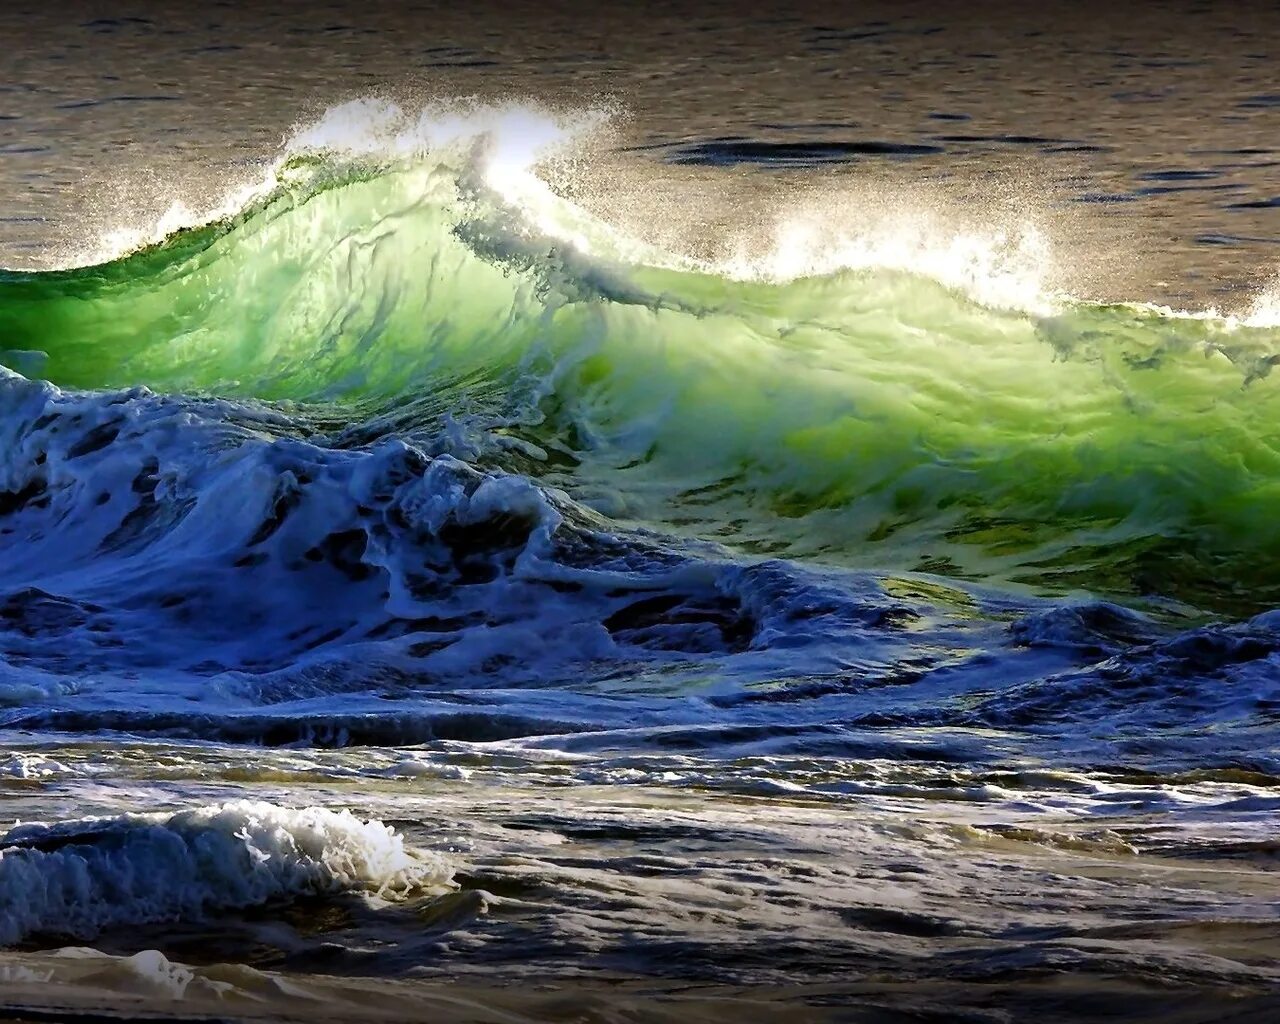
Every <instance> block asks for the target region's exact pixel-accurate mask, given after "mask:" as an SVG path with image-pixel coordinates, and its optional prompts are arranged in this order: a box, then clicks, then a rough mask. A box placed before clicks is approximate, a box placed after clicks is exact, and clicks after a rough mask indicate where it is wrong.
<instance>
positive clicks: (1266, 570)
mask: <svg viewBox="0 0 1280 1024" xmlns="http://www.w3.org/2000/svg"><path fill="white" fill-rule="evenodd" d="M548 201H549V200H548ZM545 212H546V211H543V210H536V209H531V208H530V207H529V205H528V197H527V195H526V196H522V195H521V194H519V193H515V194H513V193H509V192H504V191H503V190H502V189H499V188H496V187H494V186H492V184H491V183H489V182H487V181H486V180H485V179H484V177H483V175H481V174H480V173H478V172H477V171H476V168H475V166H474V165H473V164H471V163H468V161H467V160H466V159H464V158H462V157H452V158H445V157H439V158H432V159H425V158H423V159H417V160H414V161H401V162H395V163H390V162H382V163H376V164H374V163H365V164H360V165H350V164H348V165H342V166H339V165H338V164H336V163H332V162H330V161H327V160H325V159H322V158H318V157H312V158H306V159H295V160H294V161H292V162H291V163H289V164H287V165H285V166H284V167H283V168H282V169H281V171H280V172H279V182H278V184H277V186H276V187H275V188H274V189H272V190H271V191H270V192H269V193H267V194H266V195H264V196H262V197H261V198H259V199H258V200H256V201H255V202H253V203H252V204H251V205H250V206H248V207H246V208H245V209H244V210H242V211H241V212H239V213H238V214H237V215H235V216H234V217H231V218H229V219H226V220H222V221H219V222H216V223H213V224H209V225H206V226H204V227H200V228H196V229H193V230H189V231H184V232H180V233H178V234H176V235H174V236H172V237H170V238H168V239H167V240H165V241H164V242H163V243H162V244H160V245H157V246H153V247H150V248H147V249H143V250H141V251H138V252H135V253H133V254H130V255H127V256H125V257H123V258H121V259H118V260H115V261H113V262H109V263H106V264H103V265H100V266H94V267H85V268H79V269H73V270H65V271H56V272H41V273H20V272H4V273H3V274H0V363H4V364H5V365H8V366H11V367H13V368H14V369H17V370H19V371H20V372H23V373H25V374H26V375H28V376H40V377H44V378H46V379H48V380H49V381H52V382H54V383H56V384H58V385H61V386H67V387H75V388H87V389H95V388H111V387H117V386H126V385H136V384H145V385H147V386H150V387H152V388H155V389H159V390H167V391H174V392H198V393H212V394H219V395H227V396H233V397H244V398H253V399H261V400H273V401H287V402H291V403H303V404H305V405H306V406H307V407H308V408H310V409H313V410H321V412H318V413H317V415H318V416H321V418H324V419H325V420H326V422H333V421H335V420H336V421H339V422H341V421H347V422H350V423H358V422H361V421H364V420H367V419H368V418H369V417H370V416H371V415H372V414H373V413H375V412H377V413H379V414H382V415H383V416H384V417H385V416H390V417H391V420H390V421H388V422H396V421H395V417H396V415H397V414H398V413H399V412H401V411H403V410H414V409H420V408H424V407H425V408H430V409H432V410H434V411H435V412H439V411H441V410H446V409H447V410H450V411H452V412H454V413H455V414H456V413H458V411H459V410H464V409H468V408H471V409H484V410H487V411H488V413H489V414H491V415H492V419H491V420H490V421H489V425H490V427H491V429H493V430H494V431H495V432H496V433H497V434H499V435H507V436H508V437H510V438H515V439H518V440H519V441H520V442H522V443H519V444H515V443H514V442H512V443H509V445H508V449H509V451H510V452H513V453H515V454H510V455H509V458H511V459H512V460H515V461H516V462H517V463H518V465H519V468H521V469H523V470H525V471H528V472H533V473H536V474H538V475H539V476H541V477H542V478H544V479H545V480H547V481H549V482H551V483H554V484H557V485H560V486H564V487H565V488H567V489H569V490H570V491H571V492H572V493H573V494H574V495H575V496H576V497H578V498H580V499H581V500H585V501H587V502H589V503H592V504H594V505H596V506H597V507H598V508H600V509H601V510H602V511H605V512H607V513H608V514H610V515H612V516H614V517H615V518H617V519H620V520H624V521H632V522H638V523H647V524H659V525H661V526H662V527H663V528H665V529H675V530H686V531H688V532H689V533H690V534H692V535H697V536H701V537H713V538H718V539H721V540H723V541H725V542H728V543H730V544H732V545H736V546H738V547H740V548H742V549H746V550H749V551H754V552H758V553H776V554H784V555H788V556H794V557H810V558H821V559H826V560H830V561H835V562H840V563H845V564H857V565H867V566H874V567H877V568H901V569H918V570H926V571H931V572H940V573H950V574H955V575H959V576H968V577H974V578H981V579H988V580H995V581H1001V582H1005V583H1019V584H1026V585H1030V586H1032V587H1035V588H1037V589H1050V590H1059V591H1060V590H1063V589H1071V588H1074V587H1082V588H1087V589H1090V590H1093V591H1099V592H1104V593H1109V594H1114V595H1127V596H1131V597H1139V596H1146V597H1150V598H1153V599H1154V598H1157V597H1159V598H1173V599H1182V600H1186V601H1190V602H1191V603H1193V604H1195V605H1197V606H1200V607H1204V608H1232V609H1235V608H1240V609H1246V608H1256V607H1262V606H1266V605H1269V604H1275V603H1280V572H1277V569H1278V568H1280V562H1278V561H1277V555H1278V554H1280V528H1277V525H1276V515H1275V509H1276V508H1277V502H1278V500H1280V415H1278V414H1280V397H1278V394H1280V393H1278V391H1277V382H1276V381H1275V380H1273V379H1271V378H1270V377H1269V371H1270V369H1271V367H1272V365H1273V364H1274V362H1275V360H1276V358H1278V355H1277V353H1280V332H1277V331H1276V330H1272V329H1266V328H1257V327H1247V326H1244V325H1242V324H1239V323H1237V322H1234V321H1231V320H1225V319H1219V318H1214V317H1207V316H1206V317H1189V316H1181V315H1173V314H1169V313H1167V312H1161V311H1159V310H1155V309H1152V308H1148V307H1142V306H1122V305H1097V304H1090V303H1085V302H1074V301H1064V302H1061V303H1059V304H1058V308H1057V309H1056V311H1055V312H1054V313H1052V314H1051V315H1044V314H1033V313H1028V312H1025V311H1020V310H1009V309H998V308H992V307H990V306H987V305H983V304H981V303H979V302H977V301H975V300H974V299H972V298H970V297H968V296H967V295H966V294H964V293H963V292H962V291H959V290H956V289H954V288H950V287H947V286H946V285H945V284H943V283H940V282H939V281H936V280H932V279H930V278H928V277H925V276H921V275H918V274H912V273H910V272H905V271H902V270H890V269H874V268H873V269H863V270H858V271H844V272H840V273H835V274H830V275H826V276H821V277H810V278H801V279H799V280H794V281H790V282H782V283H769V282H761V281H741V280H735V279H731V278H728V277H725V276H723V275H720V274H717V273H714V272H712V271H710V270H697V269H681V268H679V267H678V266H672V265H665V266H664V265H663V262H664V261H663V260H662V259H661V258H659V257H658V256H656V255H654V256H653V258H648V257H647V256H645V255H643V254H642V257H641V258H640V259H636V258H635V257H634V256H628V255H626V251H627V246H626V245H623V244H621V243H620V242H619V240H618V239H617V238H616V237H614V236H612V235H611V234H610V233H609V231H608V229H607V228H606V227H605V226H604V225H597V224H593V223H592V222H591V221H590V218H587V217H586V215H585V214H582V213H581V211H575V210H573V208H572V207H570V206H568V204H565V203H560V204H559V205H558V206H557V208H556V210H555V211H554V212H555V213H556V216H558V217H560V218H561V220H562V221H563V220H568V221H572V222H573V224H574V226H573V230H572V231H561V232H557V231H556V230H552V229H549V228H548V227H547V224H546V220H547V218H546V217H545V216H544V214H545ZM569 238H573V239H574V240H572V241H571V240H567V239H569ZM423 403H426V405H425V406H424V405H423ZM520 453H523V454H520Z"/></svg>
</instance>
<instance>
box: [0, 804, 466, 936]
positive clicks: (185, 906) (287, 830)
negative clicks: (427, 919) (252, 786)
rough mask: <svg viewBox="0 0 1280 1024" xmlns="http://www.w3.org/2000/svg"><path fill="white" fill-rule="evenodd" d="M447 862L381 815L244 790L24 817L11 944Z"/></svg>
mask: <svg viewBox="0 0 1280 1024" xmlns="http://www.w3.org/2000/svg"><path fill="white" fill-rule="evenodd" d="M451 874H452V872H451V869H450V867H449V866H448V864H447V862H446V861H444V860H443V859H441V858H440V857H438V856H436V855H435V854H431V853H424V852H422V851H418V850H413V849H411V848H409V847H407V846H405V843H404V840H403V838H402V837H401V836H399V835H398V834H397V833H395V832H394V831H393V830H392V829H390V828H388V827H387V826H385V825H383V824H382V823H381V822H378V821H361V820H360V819H358V818H356V817H355V816H353V815H352V814H351V813H350V812H348V811H341V812H334V811H329V810H325V809H322V808H317V807H309V808H305V809H302V810H290V809H287V808H283V807H277V806H274V805H272V804H268V803H261V802H249V801H237V802H233V803H226V804H220V805H215V806H210V807H201V808H197V809H194V810H186V811H179V812H176V813H155V814H126V815H120V816H118V817H111V818H82V819H78V820H74V821H64V822H59V823H56V824H51V825H40V824H29V825H18V826H16V827H14V828H12V829H10V830H9V831H8V832H6V833H4V834H3V835H0V905H2V906H3V907H4V908H5V910H4V913H3V914H0V944H3V945H12V944H14V943H18V942H22V941H24V940H26V939H28V938H30V937H32V936H37V935H49V936H61V937H67V936H70V937H75V938H81V939H88V938H91V937H93V936H94V935H96V934H97V933H99V932H100V931H102V930H103V929H106V928H112V927H120V926H123V925H132V924H144V923H153V922H164V921H177V920H191V919H199V918H201V917H203V916H204V915H206V914H209V913H212V912H215V911H219V910H229V909H235V908H243V907H249V906H255V905H258V904H263V903H267V902H269V901H273V900H279V899H289V898H294V897H298V896H303V895H308V894H324V893H341V892H365V893H374V894H378V895H383V896H394V895H397V894H405V893H410V892H413V891H418V890H431V889H438V888H441V887H445V886H447V885H448V883H449V879H450V877H451Z"/></svg>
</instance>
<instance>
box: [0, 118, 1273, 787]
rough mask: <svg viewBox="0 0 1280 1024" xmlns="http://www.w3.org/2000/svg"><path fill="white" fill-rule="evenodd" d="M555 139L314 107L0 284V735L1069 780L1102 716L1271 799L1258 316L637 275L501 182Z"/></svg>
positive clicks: (1009, 274) (1268, 518) (954, 287)
mask: <svg viewBox="0 0 1280 1024" xmlns="http://www.w3.org/2000/svg"><path fill="white" fill-rule="evenodd" d="M590 120H591V119H590V118H588V119H587V121H590ZM574 131H575V128H574V125H573V124H571V123H567V122H563V121H557V120H556V119H555V118H552V117H550V116H549V115H546V116H544V115H539V114H535V113H533V112H530V111H527V110H521V109H504V110H484V109H476V110H472V111H470V112H469V113H468V114H467V115H465V116H461V115H457V116H444V115H442V114H440V113H439V112H436V113H434V114H429V115H423V117H422V118H421V119H418V120H416V121H415V120H411V119H408V118H406V117H405V116H404V115H403V114H401V113H399V112H398V111H396V110H394V109H393V108H389V107H386V106H379V105H376V104H373V105H371V104H364V105H356V106H354V107H348V108H341V109H338V110H336V111H332V112H331V113H330V114H329V115H328V116H327V117H326V118H325V119H324V120H323V121H322V122H320V123H319V124H317V125H315V126H313V127H312V128H311V129H309V130H307V131H305V132H303V133H301V134H300V135H299V136H298V138H297V139H295V141H294V142H293V143H292V144H291V146H290V148H289V149H288V151H287V152H286V154H285V156H284V157H282V158H281V160H280V161H279V162H278V163H277V164H276V165H275V166H274V167H273V168H272V169H271V171H270V173H269V174H268V176H267V178H266V179H265V180H264V182H263V183H262V184H261V185H260V186H258V187H255V188H252V189H249V190H247V191H246V192H244V193H243V194H241V195H240V196H238V197H236V198H235V199H234V201H231V202H229V204H228V205H227V207H226V208H225V209H223V210H221V211H216V212H215V214H214V215H211V216H210V217H209V218H206V219H204V220H201V219H200V218H195V220H196V221H197V223H195V225H194V226H190V227H185V228H179V229H177V230H176V231H173V232H171V233H169V234H166V235H164V236H163V237H161V238H159V239H157V240H152V241H150V242H147V243H145V244H142V245H140V246H136V247H134V248H132V249H130V250H129V251H127V252H124V253H122V254H118V255H115V256H113V257H112V258H110V259H107V260H106V261H104V262H96V263H92V264H91V265H88V266H80V267H74V268H70V269H65V270H59V271H54V272H39V273H36V272H32V273H22V272H4V273H3V274H0V345H2V346H3V351H2V352H0V362H3V363H5V365H7V366H9V367H10V368H11V370H12V371H13V372H7V373H6V374H5V376H4V377H3V379H0V564H2V565H3V569H0V623H2V625H3V631H2V632H0V659H2V660H0V723H2V724H4V725H6V726H9V727H13V728H24V729H58V730H67V731H76V732H82V731H90V732H92V731H101V730H117V731H120V730H123V731H129V732H134V733H141V734H155V735H164V736H180V737H187V738H195V739H201V738H217V739H221V740H228V741H233V742H255V743H267V744H287V743H308V744H328V745H343V744H350V743H365V744H387V743H417V742H425V741H427V740H432V739H464V740H473V741H490V740H498V739H509V738H513V737H533V736H556V737H561V738H562V740H563V742H565V743H570V742H573V743H586V744H590V743H592V742H601V743H608V744H614V745H617V746H619V747H622V748H627V747H629V746H636V745H639V746H645V745H650V746H652V745H653V744H659V745H661V744H692V745H695V746H715V745H717V744H728V745H729V746H733V745H735V744H740V743H742V742H747V741H748V738H753V739H754V740H759V741H762V742H765V741H767V742H768V743H771V744H774V745H776V746H777V747H778V748H780V749H793V750H802V749H805V744H807V743H812V744H816V745H817V748H821V749H828V748H831V745H832V744H835V747H837V748H838V747H839V746H840V744H841V743H846V742H854V741H853V740H850V739H849V737H848V735H847V730H849V729H851V728H864V727H865V728H867V729H879V728H887V727H893V728H897V727H902V728H915V727H924V726H928V727H931V728H933V727H936V728H947V729H1005V730H1010V731H1011V732H1013V733H1016V734H1019V735H1022V734H1023V733H1025V735H1024V737H1023V738H1024V739H1026V741H1027V742H1028V743H1030V742H1032V739H1033V738H1034V741H1035V742H1036V743H1040V744H1048V743H1050V740H1048V739H1046V738H1045V736H1046V734H1050V735H1052V736H1053V737H1056V740H1055V742H1056V741H1060V743H1061V744H1062V746H1061V749H1062V750H1063V751H1070V752H1071V756H1072V757H1082V758H1085V759H1089V758H1092V757H1096V756H1101V757H1110V756H1112V754H1114V753H1115V752H1116V751H1118V750H1120V749H1121V748H1122V747H1123V738H1124V737H1125V736H1126V735H1130V734H1131V732H1132V730H1133V729H1136V728H1138V727H1139V724H1140V723H1138V722H1136V721H1135V720H1134V719H1133V718H1132V716H1131V715H1130V714H1129V712H1130V711H1131V710H1132V709H1131V708H1129V707H1128V706H1127V704H1126V702H1125V701H1124V700H1119V699H1118V698H1117V697H1116V694H1117V693H1119V692H1121V691H1124V692H1126V693H1128V694H1129V695H1130V697H1133V698H1134V699H1135V700H1138V701H1139V702H1140V703H1141V704H1142V706H1144V707H1150V708H1159V709H1161V721H1162V722H1164V723H1165V726H1166V727H1167V728H1168V729H1169V730H1172V731H1173V732H1176V733H1177V735H1178V736H1179V737H1180V738H1179V739H1178V740H1177V741H1176V742H1175V741H1172V740H1171V741H1170V743H1169V745H1166V746H1160V745H1152V746H1151V747H1150V748H1149V749H1150V750H1151V751H1153V753H1152V754H1151V756H1152V758H1153V759H1154V760H1155V761H1157V762H1159V763H1160V764H1169V763H1177V764H1180V765H1183V766H1185V765H1187V764H1198V763H1199V759H1201V758H1203V757H1205V756H1208V754H1209V753H1210V747H1209V745H1208V741H1207V740H1206V739H1205V737H1204V736H1203V735H1200V734H1199V733H1198V732H1197V730H1199V729H1202V728H1204V727H1207V726H1209V725H1211V724H1212V725H1214V726H1215V727H1218V726H1221V725H1222V723H1223V722H1228V723H1234V724H1235V725H1239V727H1240V729H1239V731H1237V732H1232V731H1231V729H1230V728H1225V727H1224V728H1225V731H1224V732H1221V733H1219V734H1218V735H1217V736H1216V737H1215V739H1214V742H1213V744H1212V754H1213V756H1215V757H1217V758H1218V760H1220V761H1222V762H1224V763H1229V764H1245V765H1248V766H1251V767H1253V768H1258V767H1259V765H1261V768H1260V769H1259V770H1270V769H1269V768H1268V765H1270V763H1271V762H1270V761H1268V760H1267V757H1266V756H1264V755H1261V754H1257V745H1256V731H1251V730H1256V729H1257V728H1261V727H1264V726H1265V723H1266V722H1267V721H1269V720H1270V719H1269V717H1268V716H1270V715H1271V714H1272V710H1271V709H1272V707H1273V705H1274V701H1275V700H1276V699H1277V698H1276V694H1274V693H1273V692H1272V691H1273V690H1274V680H1273V676H1274V675H1275V672H1274V664H1275V659H1276V657H1277V655H1276V651H1277V650H1278V649H1280V641H1277V638H1276V631H1275V624H1274V621H1273V618H1272V617H1270V616H1268V615H1267V614H1266V612H1267V610H1268V609H1269V608H1271V607H1272V606H1274V605H1275V604H1280V596H1278V595H1277V593H1276V591H1277V588H1280V582H1277V581H1278V580H1280V577H1278V576H1277V574H1276V573H1275V572H1274V567H1275V565H1276V558H1277V555H1280V531H1278V530H1277V526H1276V518H1275V516H1274V514H1273V504H1274V500H1275V498H1276V496H1277V495H1276V488H1277V481H1278V480H1280V466H1278V465H1277V459H1278V458H1280V456H1278V455H1277V452H1278V451H1280V415H1278V413H1280V408H1278V403H1280V399H1278V398H1277V391H1276V387H1275V382H1274V381H1273V380H1272V379H1271V378H1270V376H1269V371H1270V369H1271V367H1272V365H1273V364H1274V362H1275V360H1276V358H1277V356H1276V354H1275V353H1276V351H1277V345H1278V344H1280V331H1278V330H1277V329H1276V328H1274V327H1272V326H1268V320H1267V318H1266V317H1264V316H1262V315H1261V314H1259V315H1257V316H1255V317H1253V318H1252V319H1248V320H1242V319H1236V318H1231V317H1220V316H1217V315H1210V314H1200V315H1190V314H1178V313H1174V312H1171V311H1168V310H1159V309H1155V308H1151V307H1147V306H1140V305H1129V306H1114V305H1112V306H1103V305H1097V304H1091V303H1088V302H1085V301H1081V300H1076V299H1071V298H1067V297H1062V296H1054V295H1051V294H1048V293H1047V292H1045V290H1044V289H1042V288H1040V287H1039V286H1038V285H1037V284H1036V279H1035V275H1034V274H1031V275H1030V276H1028V275H1027V274H1024V273H1022V272H1020V271H1019V269H1018V267H1019V265H1020V264H1019V262H1018V260H1019V259H1020V256H1019V255H1018V253H1019V251H1020V250H1019V245H1018V243H1017V242H1016V240H1014V241H1012V242H1010V241H1009V240H1008V239H1006V240H1005V241H1004V242H1000V241H999V240H997V241H992V242H990V244H987V243H982V242H981V241H980V240H979V242H975V241H974V240H973V239H972V238H965V237H960V236H955V237H950V238H941V239H935V240H933V241H929V240H927V239H926V240H925V241H923V242H921V241H920V240H919V239H917V240H916V241H914V242H913V241H911V240H910V239H908V240H907V241H905V242H904V241H903V240H902V239H899V240H898V242H893V241H892V240H890V243H889V244H886V243H885V242H884V239H883V238H882V239H879V240H876V239H868V238H858V237H849V238H843V239H836V244H832V245H826V247H825V248H823V249H822V250H821V251H816V250H815V251H804V250H803V247H802V246H801V248H800V249H797V245H798V244H799V243H798V242H797V239H803V238H804V237H805V236H804V233H803V232H800V233H799V234H796V233H795V232H792V233H791V234H790V235H788V236H787V238H785V239H783V243H784V244H782V245H781V246H780V247H779V248H778V251H777V252H775V253H774V257H776V258H771V259H764V260H761V261H757V262H755V263H750V262H746V263H743V262H738V263H732V264H726V265H713V264H711V263H708V262H705V261H703V262H699V261H697V260H694V259H692V258H688V257H682V256H677V255H672V254H669V253H663V252H661V251H658V250H656V249H653V248H652V247H648V246H646V245H644V244H641V243H640V242H638V241H635V240H632V239H628V238H627V237H625V236H623V235H621V234H620V233H619V232H617V231H615V230H614V229H612V228H610V227H609V226H608V225H607V224H604V223H602V222H600V221H598V220H596V219H594V218H593V217H592V216H590V215H588V214H587V213H586V212H585V211H584V210H582V209H580V208H578V207H576V206H574V205H573V204H572V203H570V202H569V201H567V200H565V199H563V198H560V197H558V196H557V195H556V194H555V193H554V192H553V191H552V190H551V189H550V188H549V187H548V186H547V185H546V184H544V183H543V182H542V181H541V180H540V179H539V178H538V177H537V176H536V174H535V170H536V169H537V168H538V167H539V166H540V162H541V161H544V160H546V159H548V158H551V157H556V156H557V154H562V153H563V151H564V148H565V147H571V146H572V145H573V144H574ZM1006 243H1008V244H1006ZM1002 246H1003V247H1004V248H1002ZM1010 246H1012V252H1013V257H1011V262H1010V261H1009V260H1006V259H1005V256H1003V255H1001V253H1002V252H1004V251H1005V249H1009V247H1010ZM1213 614H1218V615H1227V616H1229V617H1230V618H1233V619H1237V620H1240V621H1238V622H1237V623H1236V624H1235V625H1230V624H1225V625H1224V624H1213V623H1212V622H1210V621H1209V618H1210V616H1211V615H1213ZM1224 681H1225V682H1224ZM1189 691H1194V692H1196V694H1197V699H1196V700H1191V701H1188V700H1181V699H1178V697H1179V694H1185V693H1187V692H1189ZM1080 723H1089V729H1090V730H1091V731H1090V732H1089V736H1091V737H1093V738H1092V739H1089V740H1085V739H1082V738H1081V737H1080V736H1074V735H1073V734H1072V727H1073V724H1074V725H1079V724H1080ZM1104 726H1106V727H1104ZM1107 727H1110V728H1111V729H1112V730H1113V731H1112V732H1111V733H1108V732H1107ZM1233 727H1234V726H1233ZM1037 730H1038V731H1037ZM584 734H585V735H587V736H588V737H596V739H594V740H593V739H590V738H587V739H582V740H573V741H570V740H569V739H568V738H569V737H574V736H581V735H584ZM602 736H607V737H609V738H608V739H607V740H606V739H600V737H602ZM1108 736H1109V737H1110V738H1105V739H1099V738H1098V737H1108ZM836 737H838V738H836ZM858 742H861V741H860V740H859V741H858ZM1011 742H1012V741H1011ZM1019 742H1021V741H1019ZM1090 743H1096V744H1100V745H1101V746H1099V747H1095V748H1090V746H1089V744H1090ZM824 744H825V745H826V746H824ZM1108 744H1110V746H1108ZM855 745H856V744H855ZM1103 747H1105V748H1106V749H1107V750H1108V751H1110V753H1107V754H1105V755H1104V754H1099V753H1098V751H1099V750H1100V749H1102V748H1103ZM1064 756H1065V755H1064ZM1259 758H1261V760H1259Z"/></svg>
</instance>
